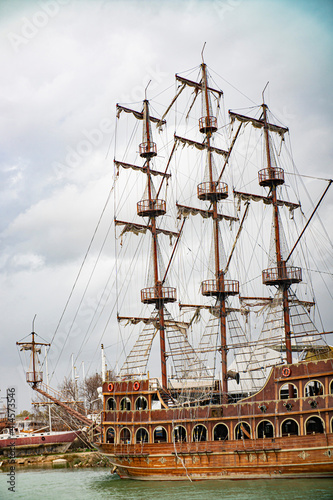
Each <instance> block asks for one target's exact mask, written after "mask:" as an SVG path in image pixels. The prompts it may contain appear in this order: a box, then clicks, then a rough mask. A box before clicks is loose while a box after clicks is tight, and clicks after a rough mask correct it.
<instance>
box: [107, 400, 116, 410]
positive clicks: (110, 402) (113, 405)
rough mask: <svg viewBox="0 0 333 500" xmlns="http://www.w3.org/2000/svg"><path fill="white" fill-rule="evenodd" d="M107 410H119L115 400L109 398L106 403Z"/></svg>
mask: <svg viewBox="0 0 333 500" xmlns="http://www.w3.org/2000/svg"><path fill="white" fill-rule="evenodd" d="M106 408H107V410H116V409H117V404H116V401H115V399H114V398H109V399H108V400H107V402H106Z"/></svg>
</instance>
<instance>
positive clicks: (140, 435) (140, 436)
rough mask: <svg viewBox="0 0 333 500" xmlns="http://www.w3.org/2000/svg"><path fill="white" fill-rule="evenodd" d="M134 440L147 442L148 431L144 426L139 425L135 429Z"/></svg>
mask: <svg viewBox="0 0 333 500" xmlns="http://www.w3.org/2000/svg"><path fill="white" fill-rule="evenodd" d="M135 441H136V442H137V443H148V431H147V429H145V428H144V427H140V429H138V430H137V431H136V435H135Z"/></svg>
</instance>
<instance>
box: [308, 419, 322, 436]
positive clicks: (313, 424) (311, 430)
mask: <svg viewBox="0 0 333 500" xmlns="http://www.w3.org/2000/svg"><path fill="white" fill-rule="evenodd" d="M323 433H324V422H323V421H322V419H321V418H319V417H310V418H308V419H307V421H306V422H305V434H323Z"/></svg>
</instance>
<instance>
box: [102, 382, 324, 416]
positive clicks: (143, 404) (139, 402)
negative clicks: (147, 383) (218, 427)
mask: <svg viewBox="0 0 333 500" xmlns="http://www.w3.org/2000/svg"><path fill="white" fill-rule="evenodd" d="M290 385H292V386H293V388H294V398H297V397H298V390H297V387H296V386H295V385H294V384H293V383H291V382H288V383H285V384H284V385H283V386H282V387H281V388H280V399H289V386H290ZM322 394H324V386H323V384H322V383H321V382H319V380H311V381H310V382H308V383H307V384H306V386H305V388H304V395H305V397H306V398H308V397H314V396H319V395H322ZM330 394H333V380H332V382H331V384H330ZM116 409H117V403H116V400H115V399H114V398H113V397H110V398H108V400H107V402H106V410H107V411H114V410H116ZM119 409H120V411H126V410H127V411H130V410H132V403H131V400H130V399H129V398H128V397H123V398H122V399H121V401H120V405H119ZM147 409H148V401H147V399H146V398H145V397H144V396H139V397H138V398H136V400H135V403H134V410H147Z"/></svg>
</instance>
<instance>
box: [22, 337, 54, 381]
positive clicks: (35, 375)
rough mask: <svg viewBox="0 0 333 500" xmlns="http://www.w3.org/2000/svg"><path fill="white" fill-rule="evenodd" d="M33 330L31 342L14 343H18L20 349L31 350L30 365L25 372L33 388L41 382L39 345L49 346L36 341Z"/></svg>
mask: <svg viewBox="0 0 333 500" xmlns="http://www.w3.org/2000/svg"><path fill="white" fill-rule="evenodd" d="M35 335H36V333H35V332H31V342H16V345H20V346H22V347H21V351H31V358H30V367H29V371H28V372H27V382H28V383H29V384H31V386H32V388H33V389H35V388H36V387H37V385H38V384H39V383H41V382H43V372H42V371H41V370H40V369H39V361H38V358H37V354H38V353H40V352H41V350H40V347H39V346H42V345H43V346H50V345H51V344H48V343H43V342H36V341H35Z"/></svg>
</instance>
